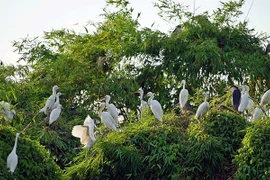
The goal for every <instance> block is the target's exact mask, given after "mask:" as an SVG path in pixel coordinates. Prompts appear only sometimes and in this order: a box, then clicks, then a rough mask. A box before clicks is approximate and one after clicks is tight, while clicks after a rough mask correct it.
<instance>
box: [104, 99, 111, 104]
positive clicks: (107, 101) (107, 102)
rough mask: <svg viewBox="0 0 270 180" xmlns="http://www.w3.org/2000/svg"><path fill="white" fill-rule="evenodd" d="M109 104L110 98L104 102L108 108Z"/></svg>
mask: <svg viewBox="0 0 270 180" xmlns="http://www.w3.org/2000/svg"><path fill="white" fill-rule="evenodd" d="M109 102H110V98H106V101H105V103H106V106H108V105H109Z"/></svg>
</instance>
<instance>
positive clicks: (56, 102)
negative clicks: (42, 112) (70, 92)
mask: <svg viewBox="0 0 270 180" xmlns="http://www.w3.org/2000/svg"><path fill="white" fill-rule="evenodd" d="M62 94H63V93H61V92H58V93H57V94H56V96H55V99H56V100H55V102H54V104H53V106H52V110H53V109H55V108H56V107H57V106H58V104H60V98H59V97H60V96H61V95H62Z"/></svg>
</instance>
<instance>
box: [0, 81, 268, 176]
mask: <svg viewBox="0 0 270 180" xmlns="http://www.w3.org/2000/svg"><path fill="white" fill-rule="evenodd" d="M180 85H181V86H183V88H182V89H181V91H180V93H179V104H180V108H181V109H184V108H185V106H186V104H187V101H188V96H189V93H188V90H187V89H186V88H185V86H186V81H185V80H182V81H181V84H180ZM241 88H242V92H241V93H240V94H241V97H239V98H238V99H239V102H237V105H236V107H237V108H238V111H239V112H240V113H243V112H244V111H245V110H247V111H253V118H252V119H253V120H257V119H259V118H261V117H262V115H263V112H264V111H266V106H267V105H268V104H270V90H268V91H266V92H265V93H264V94H263V96H262V97H261V101H260V104H259V105H257V107H256V108H255V103H254V102H253V100H252V99H251V98H250V96H249V87H248V86H245V85H243V86H241ZM58 89H59V87H58V86H57V85H55V86H53V88H52V95H51V96H50V97H49V98H48V99H47V101H46V103H45V106H44V107H43V108H42V109H41V110H40V111H39V112H44V114H45V115H46V116H47V117H46V118H45V119H47V120H49V125H52V124H53V123H54V122H55V121H57V120H58V119H59V117H60V114H61V109H62V105H61V104H60V98H59V97H60V96H61V95H62V93H61V92H56V91H57V90H58ZM234 90H238V88H236V89H235V88H234ZM238 91H239V90H238ZM135 93H139V94H140V106H139V109H140V113H141V116H142V112H143V111H144V110H145V109H148V108H149V107H150V109H151V111H152V113H153V114H154V116H155V117H156V118H157V119H158V120H159V121H162V116H163V111H162V106H161V104H160V103H159V102H158V101H157V100H154V93H152V92H148V93H147V94H146V96H147V97H149V99H148V102H146V101H144V100H143V97H144V91H143V89H142V88H139V89H138V90H137V91H136V92H135ZM204 96H205V98H204V101H203V102H202V103H201V104H200V105H199V106H198V109H197V111H196V114H195V119H200V118H202V117H203V116H204V115H205V114H206V113H207V111H208V110H209V108H210V105H209V102H207V93H204ZM110 99H111V97H110V96H109V95H106V96H105V102H101V103H100V106H99V109H98V115H99V117H100V118H101V121H102V122H103V124H104V125H105V127H107V128H109V129H111V130H113V131H118V128H117V127H118V124H119V121H118V111H117V108H116V107H115V105H114V104H112V103H110ZM234 102H235V100H233V99H232V103H234ZM233 106H234V108H235V104H233ZM105 108H106V109H107V111H104V109H105ZM0 114H2V115H4V116H5V118H6V119H8V120H12V119H13V116H14V115H15V114H16V111H15V110H13V109H11V106H10V104H9V103H7V102H4V101H1V102H0ZM95 127H96V125H95V122H94V120H93V119H92V118H91V117H90V116H89V115H87V117H86V118H85V120H84V124H83V125H76V126H74V127H73V129H72V135H73V136H74V137H77V138H80V142H81V144H83V145H84V147H85V148H88V149H89V148H91V147H92V146H93V145H94V143H95V142H96V140H97V137H96V133H97V132H95V131H94V128H95ZM19 135H20V133H17V134H16V138H15V143H14V147H13V149H12V151H11V153H10V154H9V155H8V157H7V167H8V168H9V170H10V172H11V173H13V172H14V171H15V169H16V167H17V164H18V156H17V154H16V148H17V143H18V137H19Z"/></svg>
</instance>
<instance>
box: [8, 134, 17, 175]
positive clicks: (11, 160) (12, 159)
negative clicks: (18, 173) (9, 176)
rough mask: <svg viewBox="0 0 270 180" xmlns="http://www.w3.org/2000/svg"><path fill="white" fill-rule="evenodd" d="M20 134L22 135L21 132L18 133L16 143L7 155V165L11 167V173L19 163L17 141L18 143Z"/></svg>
mask: <svg viewBox="0 0 270 180" xmlns="http://www.w3.org/2000/svg"><path fill="white" fill-rule="evenodd" d="M19 135H20V133H16V138H15V143H14V146H13V149H12V151H11V153H10V154H9V155H8V157H7V167H8V168H9V170H10V172H11V173H13V172H14V171H15V169H16V167H17V164H18V155H17V154H16V150H17V143H18V137H19Z"/></svg>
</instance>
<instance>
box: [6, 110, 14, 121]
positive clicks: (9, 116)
mask: <svg viewBox="0 0 270 180" xmlns="http://www.w3.org/2000/svg"><path fill="white" fill-rule="evenodd" d="M5 114H6V118H7V119H8V120H12V119H13V117H14V115H16V111H15V110H13V109H12V110H11V111H6V113H5Z"/></svg>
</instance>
